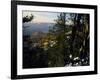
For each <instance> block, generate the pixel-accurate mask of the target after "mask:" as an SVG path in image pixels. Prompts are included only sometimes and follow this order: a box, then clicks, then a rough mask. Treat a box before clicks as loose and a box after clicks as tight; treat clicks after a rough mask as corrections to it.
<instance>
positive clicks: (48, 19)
mask: <svg viewBox="0 0 100 80" xmlns="http://www.w3.org/2000/svg"><path fill="white" fill-rule="evenodd" d="M31 14H32V15H33V16H34V19H33V20H32V21H31V22H33V23H55V21H54V20H55V19H57V16H58V15H59V14H60V13H56V12H39V11H23V17H24V16H27V15H29V16H30V15H31Z"/></svg>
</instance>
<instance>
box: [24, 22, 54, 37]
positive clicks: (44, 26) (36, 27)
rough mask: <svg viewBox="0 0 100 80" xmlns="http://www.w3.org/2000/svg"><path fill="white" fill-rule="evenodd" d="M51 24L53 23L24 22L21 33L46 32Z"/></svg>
mask: <svg viewBox="0 0 100 80" xmlns="http://www.w3.org/2000/svg"><path fill="white" fill-rule="evenodd" d="M53 26H54V23H30V22H29V23H24V24H23V35H32V33H33V32H43V33H47V32H48V30H49V28H50V29H51V28H52V27H53Z"/></svg>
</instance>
